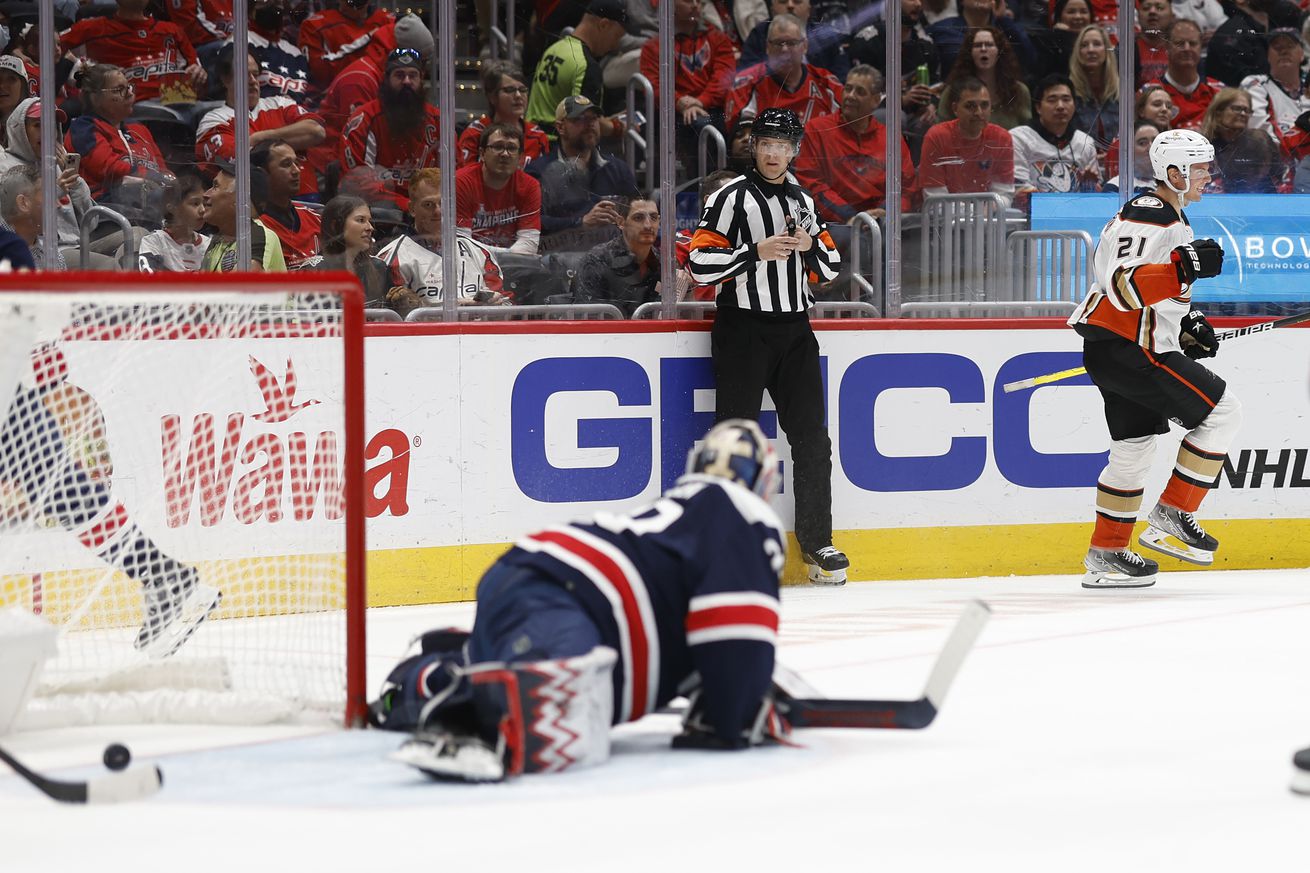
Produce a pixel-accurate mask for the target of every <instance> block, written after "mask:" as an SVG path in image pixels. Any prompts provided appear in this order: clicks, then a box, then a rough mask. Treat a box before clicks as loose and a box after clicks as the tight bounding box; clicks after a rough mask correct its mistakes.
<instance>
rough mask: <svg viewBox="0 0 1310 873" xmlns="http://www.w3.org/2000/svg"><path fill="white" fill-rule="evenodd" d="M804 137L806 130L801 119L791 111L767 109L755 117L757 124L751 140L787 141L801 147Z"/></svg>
mask: <svg viewBox="0 0 1310 873" xmlns="http://www.w3.org/2000/svg"><path fill="white" fill-rule="evenodd" d="M804 135H805V128H804V127H802V126H801V120H800V118H798V117H797V116H796V113H795V112H792V111H791V110H790V109H779V108H777V107H772V108H769V109H765V110H764V111H763V112H761V113H760V114H759V115H757V116H756V117H755V124H754V125H752V126H751V139H761V138H765V137H767V138H769V139H785V140H788V141H789V142H791V143H792V144H793V145H800V144H801V137H802V136H804Z"/></svg>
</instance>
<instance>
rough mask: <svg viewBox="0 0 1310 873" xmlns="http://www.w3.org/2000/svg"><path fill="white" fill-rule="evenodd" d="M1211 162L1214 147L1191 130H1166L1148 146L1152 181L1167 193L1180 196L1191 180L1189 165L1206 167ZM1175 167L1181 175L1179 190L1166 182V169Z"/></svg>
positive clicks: (1167, 177)
mask: <svg viewBox="0 0 1310 873" xmlns="http://www.w3.org/2000/svg"><path fill="white" fill-rule="evenodd" d="M1213 160H1214V146H1212V145H1210V140H1208V139H1206V138H1205V137H1203V136H1201V134H1199V133H1197V132H1196V131H1194V130H1166V131H1165V132H1164V133H1161V134H1158V135H1157V136H1156V138H1155V139H1154V140H1153V141H1152V142H1151V171H1152V172H1153V173H1154V174H1155V178H1156V181H1159V182H1163V183H1164V185H1165V186H1166V187H1167V188H1168V189H1169V190H1170V191H1175V192H1177V193H1179V194H1182V193H1183V192H1184V191H1186V190H1187V188H1188V185H1190V184H1191V180H1192V165H1193V164H1208V163H1210V162H1211V161H1213ZM1170 167H1177V168H1178V171H1179V172H1180V173H1182V174H1183V187H1181V188H1175V187H1174V186H1173V183H1172V182H1170V181H1169V168H1170Z"/></svg>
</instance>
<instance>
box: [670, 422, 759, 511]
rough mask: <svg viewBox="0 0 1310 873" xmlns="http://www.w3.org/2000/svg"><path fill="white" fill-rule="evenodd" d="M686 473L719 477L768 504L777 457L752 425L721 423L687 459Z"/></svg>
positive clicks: (694, 448)
mask: <svg viewBox="0 0 1310 873" xmlns="http://www.w3.org/2000/svg"><path fill="white" fill-rule="evenodd" d="M687 472H688V473H704V474H707V475H710V476H719V477H721V478H724V479H728V480H730V481H733V482H736V483H737V484H738V485H742V486H744V487H746V488H747V489H749V490H751V491H753V492H755V493H756V494H758V495H759V496H760V497H763V498H764V499H765V500H768V499H769V498H770V497H771V496H773V493H774V492H775V491H777V488H778V456H777V454H776V453H775V452H774V451H773V445H772V444H771V443H770V442H769V439H768V437H766V436H765V435H764V431H762V430H760V426H759V425H758V424H756V423H755V422H753V421H750V420H748V419H744V418H730V419H728V420H727V421H721V422H719V423H718V424H716V425H714V427H712V428H710V432H709V433H707V434H705V440H704V441H703V442H702V443H701V444H700V445H699V446H695V447H693V448H692V450H691V452H690V453H688V455H687Z"/></svg>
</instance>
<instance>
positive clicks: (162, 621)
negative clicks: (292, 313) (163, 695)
mask: <svg viewBox="0 0 1310 873" xmlns="http://www.w3.org/2000/svg"><path fill="white" fill-rule="evenodd" d="M144 594H145V601H146V604H145V611H146V614H145V621H144V622H142V624H141V630H140V632H138V633H137V635H136V643H135V644H134V645H135V646H136V647H137V649H138V650H140V651H141V652H144V653H145V655H146V657H148V658H153V659H155V660H159V659H161V658H167V657H168V656H169V655H171V654H173V653H174V652H176V651H177V650H178V649H179V648H181V647H182V644H183V643H185V642H186V641H187V640H188V639H190V638H191V635H192V634H193V633H195V632H196V628H198V627H200V623H201V622H203V621H204V620H205V619H206V618H208V617H209V614H210V613H211V612H213V611H214V609H216V608H217V607H218V603H219V601H220V600H222V599H223V593H222V592H221V591H219V590H218V589H217V588H215V587H213V586H212V585H205V584H202V583H201V582H200V581H199V574H198V573H197V572H196V570H195V568H194V567H183V568H182V569H181V570H180V571H179V572H177V573H176V574H173V575H172V578H171V579H168V580H166V581H163V582H156V583H151V584H148V585H146V587H145V591H144Z"/></svg>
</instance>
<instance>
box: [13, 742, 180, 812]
mask: <svg viewBox="0 0 1310 873" xmlns="http://www.w3.org/2000/svg"><path fill="white" fill-rule="evenodd" d="M0 761H4V762H5V763H6V764H8V765H9V766H10V767H12V768H13V770H14V772H15V773H17V774H18V775H19V776H22V777H23V778H24V779H26V780H27V781H28V782H30V783H32V785H33V787H35V788H36V789H37V790H38V791H40V792H42V793H43V794H45V795H46V796H47V797H50V798H52V799H54V800H58V801H60V802H61V803H122V802H125V801H129V800H140V799H141V798H143V797H149V796H150V795H152V794H154V793H155V792H156V791H158V790H159V787H160V786H161V785H163V784H164V774H163V773H161V772H160V771H159V768H158V767H135V768H133V769H131V770H124V771H122V772H120V773H110V774H109V775H108V776H100V777H98V778H96V779H92V780H90V781H88V782H61V781H60V780H58V779H50V778H47V777H45V776H42V775H41V774H40V773H37V772H35V771H33V770H29V769H28V768H27V767H25V766H23V764H22V763H21V762H20V761H19V760H18V759H17V758H15V757H14V756H13V755H11V754H9V753H8V752H6V751H5V750H4V749H0Z"/></svg>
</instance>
